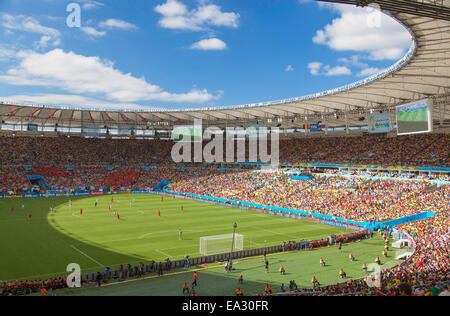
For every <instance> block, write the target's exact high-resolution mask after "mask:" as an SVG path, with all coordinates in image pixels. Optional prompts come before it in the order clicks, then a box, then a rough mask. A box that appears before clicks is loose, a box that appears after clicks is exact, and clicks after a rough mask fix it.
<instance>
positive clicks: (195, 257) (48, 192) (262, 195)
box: [0, 0, 450, 298]
mask: <svg viewBox="0 0 450 316" xmlns="http://www.w3.org/2000/svg"><path fill="white" fill-rule="evenodd" d="M21 1H22V0H21ZM244 2H245V1H244ZM272 2H275V3H273V4H271V8H272V6H273V7H276V6H278V5H280V6H281V4H279V2H277V1H272ZM297 2H299V3H295V5H297V6H308V7H309V8H310V7H313V8H314V10H316V11H315V12H317V14H318V17H317V19H319V16H320V14H324V15H325V14H328V13H325V11H321V10H326V9H324V8H327V7H328V8H329V7H330V6H336V7H335V8H345V9H339V10H341V11H339V12H340V14H342V17H341V21H343V20H344V17H345V14H349V13H348V12H350V11H346V10H347V8H349V9H348V10H367V9H370V10H369V11H365V12H366V13H367V12H368V13H367V14H368V16H369V17H370V16H371V17H374V19H375V20H376V18H377V17H378V18H380V19H381V21H384V19H387V20H389V21H390V23H393V24H394V25H396V26H397V27H401V29H402V30H404V31H405V32H407V34H408V35H409V36H410V38H411V42H410V46H409V47H407V49H405V51H403V52H402V54H401V56H400V58H397V57H396V60H395V61H394V62H393V63H392V62H391V63H389V66H388V67H381V69H375V71H372V73H371V74H370V75H369V76H367V75H365V76H362V77H360V78H359V80H353V82H352V83H350V84H345V85H340V84H339V83H338V81H336V82H335V81H333V82H332V84H336V86H333V87H332V88H331V89H329V88H325V89H324V88H323V87H324V86H325V85H319V84H316V83H314V87H316V88H315V91H314V92H313V93H312V94H311V93H310V94H307V95H305V96H302V97H290V95H288V96H287V97H289V98H287V99H281V100H278V101H270V102H259V101H258V100H259V98H258V99H257V100H255V101H254V102H259V103H249V104H244V105H237V106H229V105H214V106H209V102H204V103H203V104H204V105H203V104H200V105H198V106H195V105H193V106H190V105H189V107H183V106H178V105H177V104H179V103H180V102H179V101H177V100H178V99H177V98H178V97H180V98H181V95H180V94H178V95H171V96H168V98H169V99H170V100H174V101H173V104H175V106H174V107H164V106H160V105H159V104H158V107H148V108H145V107H144V106H135V107H131V106H125V105H121V106H117V107H115V108H114V107H112V106H111V107H108V106H95V105H92V104H95V103H91V102H90V101H92V100H90V99H87V98H86V99H84V95H83V93H84V92H85V91H88V92H90V93H96V92H98V91H99V89H101V88H100V86H101V85H102V80H104V81H111V82H110V88H111V89H110V90H109V91H108V93H110V94H111V95H120V97H117V99H115V100H120V101H123V102H128V100H130V101H129V102H130V103H134V101H133V100H150V98H147V99H146V98H145V97H142V98H143V99H139V97H136V98H132V97H130V96H133V95H134V94H139V93H141V92H142V91H141V90H140V88H141V87H140V85H141V84H142V80H144V81H145V79H142V80H138V78H134V77H133V78H131V75H130V74H127V75H125V74H120V76H119V75H118V71H117V70H116V68H114V67H119V64H120V62H119V63H117V65H116V64H114V65H113V63H112V62H111V63H109V62H105V63H104V64H102V66H104V67H100V66H98V63H99V59H96V58H89V59H88V58H86V59H85V57H84V56H81V55H77V54H76V53H74V52H71V53H68V54H66V53H65V51H63V50H62V49H59V48H55V47H58V45H59V41H62V39H64V36H66V34H65V33H63V32H62V31H61V32H58V33H56V32H50V31H49V29H50V28H49V27H43V25H37V24H38V21H37V18H34V17H28V18H26V17H25V16H26V15H27V14H26V13H23V14H22V15H20V14H18V13H17V12H18V9H17V7H14V6H11V7H8V6H5V7H2V6H0V22H1V25H2V28H3V31H2V32H4V34H5V38H6V37H7V36H14V38H15V41H16V42H15V43H19V41H20V37H16V35H14V34H15V32H18V30H19V29H21V30H24V31H28V32H29V33H30V34H31V35H36V34H39V35H38V36H42V38H41V40H40V43H38V44H39V45H41V46H39V48H38V47H37V46H36V47H34V48H33V49H34V51H33V52H30V51H25V50H22V51H17V55H16V57H14V58H16V59H20V60H19V64H18V65H17V66H16V68H11V67H13V66H10V65H12V64H11V63H13V61H8V60H7V58H9V57H8V51H14V50H15V48H13V46H7V44H6V42H5V43H1V42H0V68H1V65H3V62H4V61H6V63H8V65H9V66H8V67H7V68H6V71H4V69H3V68H1V69H2V70H1V71H0V96H1V95H4V96H5V97H0V120H1V125H0V127H1V129H0V190H1V192H0V194H1V195H0V239H1V243H0V254H1V260H0V296H180V297H185V298H187V297H192V296H200V297H201V296H203V297H205V296H208V297H211V296H218V297H226V296H233V297H236V296H246V297H249V296H250V297H252V296H253V297H258V296H266V297H272V296H276V297H280V296H281V297H293V296H295V297H297V296H448V295H449V294H450V292H449V284H450V278H449V276H450V271H449V267H450V258H449V244H450V241H449V238H450V217H449V211H450V199H449V196H450V150H449V149H450V147H449V143H450V136H449V131H450V31H449V30H450V1H446V0H441V1H438V0H421V1H419V0H389V1H384V0H374V1H362V0H332V1H317V2H316V1H297ZM300 2H301V3H300ZM192 3H193V4H195V5H198V6H199V7H198V8H197V9H192V10H191V11H188V10H187V9H186V6H187V4H188V2H187V1H181V0H180V1H178V0H168V1H164V0H161V1H154V2H153V4H152V11H153V13H155V14H159V15H161V16H162V18H161V20H160V21H159V28H157V29H158V30H161V29H163V28H164V27H167V28H168V29H169V28H171V29H177V27H179V28H180V29H181V26H180V23H188V22H189V23H191V22H192V23H193V24H191V26H190V29H189V28H188V27H187V26H186V25H185V24H183V25H184V26H183V27H185V29H184V30H183V31H179V32H172V33H174V34H175V35H174V36H185V35H186V34H187V33H188V32H190V31H194V32H202V31H205V30H206V29H207V31H205V32H213V31H212V30H211V28H212V27H223V26H224V25H226V23H228V22H227V21H229V20H226V18H229V19H232V18H233V17H234V18H235V19H237V17H239V18H240V20H241V21H240V23H241V24H244V22H242V20H244V19H245V18H246V17H247V18H248V14H247V15H246V14H244V13H243V12H244V8H243V7H238V6H237V7H236V8H235V9H234V10H236V11H238V10H239V9H241V10H242V11H241V14H240V15H238V14H237V13H235V14H234V15H233V14H232V13H225V12H222V10H225V8H223V7H220V5H223V6H225V4H224V3H221V1H206V2H205V1H203V2H202V1H198V2H195V1H194V2H192ZM240 3H241V4H242V1H241V2H240ZM68 4H69V1H67V3H65V4H64V9H65V6H67V5H68ZM72 4H74V6H73V7H71V8H72V9H73V8H74V9H73V10H74V11H73V12H76V10H77V8H81V9H82V10H83V11H82V13H83V16H84V14H86V15H88V14H90V13H91V12H94V10H95V9H97V10H107V3H106V1H105V2H104V3H101V4H100V2H96V1H78V2H76V1H75V2H74V3H72ZM227 5H229V6H231V4H230V2H228V4H227ZM96 6H97V7H96ZM201 6H203V7H201ZM208 8H209V9H214V10H215V11H214V14H213V16H215V17H217V19H216V20H213V18H208V19H206V18H205V19H204V20H201V17H203V16H204V15H202V14H201V13H203V14H206V13H205V12H206V10H207V9H208ZM9 9H10V11H9V12H8V10H9ZM72 9H70V10H69V7H68V11H67V13H66V12H63V13H61V14H64V20H65V17H66V16H67V15H69V14H70V12H71V10H72ZM169 9H170V10H175V11H176V12H177V13H176V14H175V13H169ZM227 9H229V10H231V9H230V7H227ZM271 10H275V9H271ZM4 11H6V13H5V12H4ZM27 12H28V11H27ZM113 12H117V10H116V11H113ZM171 12H172V11H171ZM274 12H275V11H274ZM333 12H334V13H333V14H336V12H337V11H333ZM351 12H356V11H351ZM358 12H359V11H358ZM221 14H223V16H222V15H221ZM274 14H275V13H274ZM367 14H366V15H367ZM377 14H378V15H379V16H377ZM136 15H137V13H136ZM219 15H220V17H221V18H222V19H219ZM69 17H70V16H69ZM91 17H92V16H91ZM174 18H176V23H177V24H169V22H170V23H172V22H174V23H175V21H174V20H173V19H174ZM17 20H20V22H18V21H17ZM194 20H195V23H194V22H193V21H194ZM50 21H51V20H50V19H49V22H48V23H50ZM55 21H56V20H55ZM74 21H75V22H76V16H75V17H74ZM205 21H208V22H205ZM336 21H337V20H334V22H332V23H333V24H329V25H328V26H327V28H325V29H324V31H321V32H322V33H320V32H318V33H317V36H316V37H315V41H314V42H320V41H321V40H323V39H324V37H326V36H331V35H330V34H332V32H331V31H330V29H331V28H332V27H333V26H334V25H335V24H334V23H338V22H336ZM40 22H41V23H42V24H44V23H43V22H42V21H40ZM119 22H120V21H118V20H112V19H111V20H107V21H105V22H101V23H99V24H98V26H97V25H94V24H90V26H88V27H86V28H85V29H83V28H82V29H83V32H85V33H86V34H88V35H89V36H91V39H89V45H90V46H89V47H94V46H95V45H97V44H98V42H96V41H100V39H97V38H105V37H106V36H107V35H109V34H110V33H111V32H113V30H118V29H119V28H120V29H121V31H124V32H125V31H130V32H135V33H138V32H139V30H141V31H142V26H140V27H139V28H138V27H137V26H136V25H132V24H129V23H128V24H127V23H126V22H125V21H121V22H122V23H119ZM328 22H329V21H328ZM369 22H370V21H369ZM372 22H373V21H372ZM372 22H371V23H372ZM375 22H376V21H375ZM64 23H65V22H64ZM102 23H103V24H102ZM201 23H204V24H201ZM207 23H209V24H207ZM230 23H231V22H230ZM324 24H326V23H324ZM169 25H170V27H169ZM230 25H231V27H230V29H233V28H237V26H236V25H233V24H230ZM39 26H40V27H39ZM94 27H97V28H98V29H95V28H94ZM102 27H103V28H102ZM304 27H307V26H305V25H304ZM349 28H351V27H349ZM74 29H75V28H74ZM177 30H178V29H177ZM327 31H329V32H328V33H327ZM67 32H68V31H67ZM135 33H133V34H131V33H130V35H127V36H129V37H130V38H131V37H133V36H136V35H135ZM325 33H326V34H325ZM27 34H28V33H27ZM80 34H81V33H80ZM189 34H190V33H189ZM218 34H220V32H219V31H217V32H216V33H215V35H216V36H220V35H218ZM222 35H223V34H222ZM319 35H323V37H321V36H319ZM80 36H81V35H80ZM267 36H270V35H267ZM349 36H350V35H349ZM94 38H95V39H94ZM363 38H364V40H363V39H362V38H359V39H358V38H355V39H354V41H356V42H358V43H362V42H364V41H365V40H367V41H368V42H371V41H374V42H375V43H376V42H377V41H376V40H373V39H371V38H369V37H367V38H366V37H364V36H363ZM124 40H125V39H124ZM309 40H310V38H309ZM350 40H353V39H350ZM5 41H6V40H5ZM96 43H97V44H96ZM210 43H211V42H210ZM45 44H46V45H53V46H54V47H53V48H55V49H54V50H51V51H49V49H47V50H45V48H44V46H45ZM36 45H37V44H36ZM98 45H101V44H98ZM124 45H128V44H125V42H124ZM161 45H164V44H163V43H162V42H161ZM199 45H200V44H199ZM228 45H229V47H227V48H226V49H225V50H228V51H230V50H232V45H231V44H230V43H228ZM310 45H311V46H312V45H313V44H312V43H310ZM330 45H331V44H330ZM358 45H359V44H358ZM17 46H19V44H17ZM197 46H198V45H197ZM197 46H195V45H193V46H191V48H186V50H188V51H189V53H192V52H194V51H195V49H196V48H197ZM7 47H9V48H7ZM8 49H9V50H8ZM30 49H31V48H30ZM118 49H119V48H118ZM177 49H179V50H182V49H181V48H177ZM375 49H377V50H376V51H377V52H380V51H382V47H375ZM207 50H208V49H206V51H207ZM73 51H76V50H75V49H73ZM142 53H143V52H142V51H141V52H138V54H134V53H130V52H128V51H127V52H124V54H126V55H127V58H129V59H133V58H137V56H138V55H139V54H142ZM389 53H390V52H389ZM2 54H3V55H2ZM92 54H95V53H94V52H92ZM180 54H182V53H180ZM305 54H306V53H305ZM67 55H70V56H71V57H70V58H71V60H73V61H74V63H73V64H74V67H75V68H79V69H82V70H83V69H85V64H89V65H93V64H95V65H97V66H96V68H95V67H93V68H94V69H96V70H95V71H96V72H102V71H103V69H104V68H108V69H109V71H108V72H106V73H105V75H104V77H103V78H102V79H100V80H99V81H97V78H96V77H94V75H93V74H92V73H83V72H81V73H79V74H78V73H73V74H69V73H65V69H66V66H65V65H66V64H64V63H60V62H59V61H61V60H62V59H59V58H60V57H64V56H67ZM372 57H373V58H372V59H371V57H367V60H366V61H365V62H366V63H367V64H369V63H370V62H374V61H373V60H374V59H375V55H374V56H372ZM160 58H161V59H164V57H160ZM167 58H168V57H167ZM202 58H203V57H202ZM204 58H205V59H206V58H207V57H204ZM255 58H256V57H255ZM280 58H281V57H280ZM330 58H331V57H330ZM333 58H335V57H333ZM356 59H357V58H356ZM356 59H355V58H354V59H353V61H354V62H355V63H356V62H357V61H356ZM53 61H54V63H53ZM341 61H342V63H343V64H345V62H346V61H345V60H344V59H343V58H341ZM347 61H348V62H349V63H348V65H350V63H351V61H350V60H347ZM358 62H359V64H356V66H355V67H359V66H358V65H360V64H361V60H359V61H358ZM84 63H85V64H84ZM329 63H331V61H330V62H329ZM41 65H42V66H43V68H45V71H42V70H41V69H40V66H41ZM366 66H367V65H366ZM138 67H139V66H138ZM227 67H228V66H227ZM229 67H231V66H229ZM268 67H269V66H268ZM348 67H350V66H348ZM8 68H9V69H8ZM367 69H369V68H366V70H367ZM309 70H310V71H311V72H310V75H311V76H312V77H314V76H319V75H320V73H321V72H323V71H328V75H327V74H324V75H323V78H324V79H321V80H326V78H327V77H328V78H331V77H332V73H331V71H332V70H333V69H331V68H330V67H328V66H324V65H323V64H321V63H316V64H310V65H309ZM335 70H336V69H335ZM341 70H342V68H341ZM190 71H192V72H195V70H194V69H191V70H190ZM292 72H294V67H293V66H291V67H287V68H286V71H285V73H286V74H289V73H292ZM56 73H57V74H58V75H55V74H56ZM219 76H220V73H215V74H214V73H211V74H210V77H208V80H211V81H215V77H219ZM238 76H239V74H238ZM242 76H244V74H242ZM63 77H64V78H63ZM66 77H70V79H67V78H66ZM86 77H89V79H85V78H86ZM119 77H120V78H122V77H127V78H128V79H130V85H123V86H122V83H117V85H116V83H115V81H116V80H117V79H118V78H119ZM182 77H183V76H182V75H180V78H179V79H180V80H182V79H183V78H182ZM361 78H362V79H361ZM131 79H133V80H131ZM134 79H136V80H134ZM161 80H162V81H164V80H165V79H161ZM236 80H237V81H236V85H239V84H240V83H239V80H238V79H236ZM255 80H256V79H255ZM270 80H271V82H272V83H275V89H280V91H282V92H281V93H285V92H284V90H281V87H276V82H277V80H278V79H276V77H272V78H271V79H270ZM279 80H282V79H279ZM311 80H312V79H311ZM345 80H349V79H348V77H347V79H345ZM330 82H331V81H330ZM3 84H5V86H4V85H3ZM52 85H53V86H55V87H57V88H59V89H62V90H64V91H69V90H68V89H70V90H71V93H75V94H79V95H80V96H82V95H83V96H82V97H80V99H81V103H83V102H86V103H83V104H80V103H77V104H75V105H74V104H70V103H65V102H63V101H55V102H51V101H42V100H44V98H43V97H42V96H43V95H42V94H36V93H43V92H42V91H45V93H47V92H49V94H48V95H47V96H53V98H55V99H58V100H59V97H60V96H57V95H56V94H52V93H53V92H52V91H51V90H49V89H50V88H51V86H52ZM119 85H120V86H119ZM30 86H33V87H34V88H36V87H37V88H36V89H37V90H36V89H34V88H33V89H34V90H33V91H32V90H26V89H28V87H30ZM82 86H83V87H88V86H89V87H88V88H86V90H83V89H82V88H81V87H82ZM280 86H281V83H280ZM5 87H6V88H5ZM8 87H11V89H13V88H14V89H16V90H15V91H13V92H11V93H13V94H16V96H15V97H13V96H11V93H9V90H8V89H9V88H8ZM102 87H103V86H102ZM20 89H23V92H22V90H20ZM30 89H31V88H30ZM19 90H20V91H19ZM25 90H26V91H25ZM195 91H197V92H199V91H200V90H195ZM159 92H160V94H161V95H163V96H166V95H168V94H169V93H168V92H167V93H166V92H165V91H159ZM159 92H158V93H159ZM27 93H28V94H32V93H34V96H36V95H38V96H40V97H41V98H37V99H33V100H32V101H34V100H36V101H34V102H27V101H28V99H27V98H25V97H24V95H25V94H27ZM199 93H200V92H199ZM263 93H264V92H263V91H262V90H261V94H262V95H263ZM7 95H9V97H7ZM19 95H22V96H23V97H22V98H20V97H19ZM105 95H106V94H105ZM108 95H109V94H108ZM171 98H172V99H171ZM109 100H112V98H110V99H109ZM169 102H171V101H169ZM183 102H184V101H182V102H181V103H183ZM200 102H201V101H200ZM224 102H225V101H224ZM187 104H190V103H189V102H187ZM116 105H117V104H116Z"/></svg>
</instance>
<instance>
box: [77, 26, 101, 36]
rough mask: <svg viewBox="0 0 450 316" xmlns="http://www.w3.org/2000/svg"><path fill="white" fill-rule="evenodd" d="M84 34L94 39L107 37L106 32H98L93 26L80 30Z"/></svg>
mask: <svg viewBox="0 0 450 316" xmlns="http://www.w3.org/2000/svg"><path fill="white" fill-rule="evenodd" d="M80 29H81V30H82V31H83V32H84V33H86V34H87V35H90V36H93V37H102V36H105V35H106V32H105V31H98V30H96V29H95V28H93V27H91V26H84V27H81V28H80Z"/></svg>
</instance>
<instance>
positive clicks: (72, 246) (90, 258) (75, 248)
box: [70, 245, 105, 267]
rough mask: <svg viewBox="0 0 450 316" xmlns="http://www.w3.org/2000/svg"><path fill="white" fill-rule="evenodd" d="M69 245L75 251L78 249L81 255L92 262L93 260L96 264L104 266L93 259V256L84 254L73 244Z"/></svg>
mask: <svg viewBox="0 0 450 316" xmlns="http://www.w3.org/2000/svg"><path fill="white" fill-rule="evenodd" d="M70 247H71V248H72V249H74V250H76V251H78V252H79V253H81V254H82V255H83V256H85V257H86V258H88V259H89V260H91V261H92V262H95V263H96V264H97V265H98V266H100V267H104V266H105V265H103V264H101V263H100V262H98V261H97V260H95V259H94V258H92V257H90V256H88V255H87V254H85V253H84V252H83V251H81V250H80V249H78V248H77V247H75V246H74V245H70Z"/></svg>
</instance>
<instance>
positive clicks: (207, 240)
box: [200, 234, 244, 256]
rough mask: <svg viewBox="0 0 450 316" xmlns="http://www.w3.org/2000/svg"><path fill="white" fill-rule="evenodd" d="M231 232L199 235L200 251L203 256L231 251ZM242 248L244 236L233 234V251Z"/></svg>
mask: <svg viewBox="0 0 450 316" xmlns="http://www.w3.org/2000/svg"><path fill="white" fill-rule="evenodd" d="M232 243H233V234H228V235H216V236H206V237H200V253H201V254H202V255H204V256H209V255H216V254H220V253H227V252H230V251H231V244H232ZM239 250H244V236H243V235H240V234H235V235H234V247H233V251H239Z"/></svg>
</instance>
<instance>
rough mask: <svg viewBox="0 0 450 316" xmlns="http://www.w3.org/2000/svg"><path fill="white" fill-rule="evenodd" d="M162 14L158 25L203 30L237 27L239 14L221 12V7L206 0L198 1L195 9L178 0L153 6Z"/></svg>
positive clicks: (168, 0) (178, 28)
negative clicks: (212, 27) (190, 8)
mask: <svg viewBox="0 0 450 316" xmlns="http://www.w3.org/2000/svg"><path fill="white" fill-rule="evenodd" d="M155 11H156V12H157V13H159V14H161V15H162V17H161V19H160V20H159V22H158V24H159V26H161V27H163V28H167V29H174V30H189V31H205V30H208V28H209V27H211V26H216V27H231V28H237V27H238V22H239V18H240V15H239V14H238V13H234V12H222V8H221V7H220V6H217V5H215V4H210V3H209V2H208V1H200V2H199V5H198V7H197V8H196V9H193V10H190V11H189V10H188V8H187V6H186V5H185V4H184V3H182V2H180V1H178V0H167V2H165V3H163V4H160V5H158V6H156V7H155Z"/></svg>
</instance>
